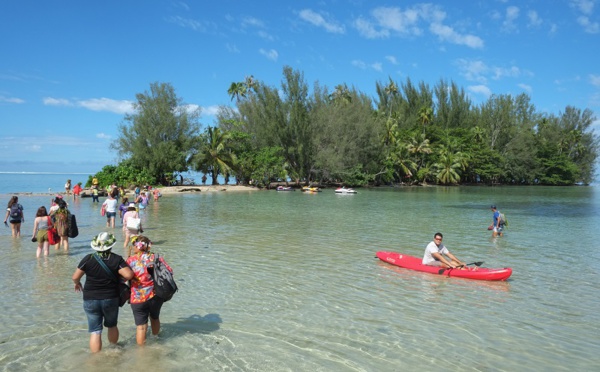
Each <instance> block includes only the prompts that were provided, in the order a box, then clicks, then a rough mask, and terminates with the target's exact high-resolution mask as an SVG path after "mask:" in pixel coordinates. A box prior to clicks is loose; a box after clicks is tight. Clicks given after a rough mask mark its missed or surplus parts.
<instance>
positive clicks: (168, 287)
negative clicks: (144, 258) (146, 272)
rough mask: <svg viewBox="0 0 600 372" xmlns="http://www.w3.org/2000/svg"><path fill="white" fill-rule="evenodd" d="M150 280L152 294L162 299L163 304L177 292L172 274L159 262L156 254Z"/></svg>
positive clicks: (158, 256)
mask: <svg viewBox="0 0 600 372" xmlns="http://www.w3.org/2000/svg"><path fill="white" fill-rule="evenodd" d="M152 279H153V280H154V294H155V295H156V296H158V297H160V298H162V299H163V301H164V302H167V301H169V300H170V299H171V298H172V297H173V295H174V294H175V292H177V290H178V289H177V284H175V279H174V278H173V273H171V272H170V271H169V269H167V267H166V266H165V264H163V263H162V261H160V255H159V254H158V253H156V254H155V257H154V269H153V270H152Z"/></svg>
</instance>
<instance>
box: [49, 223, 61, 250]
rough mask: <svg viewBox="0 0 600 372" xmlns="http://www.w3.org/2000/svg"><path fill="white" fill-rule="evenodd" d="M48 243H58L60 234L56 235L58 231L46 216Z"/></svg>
mask: <svg viewBox="0 0 600 372" xmlns="http://www.w3.org/2000/svg"><path fill="white" fill-rule="evenodd" d="M48 226H52V227H48V244H50V245H55V244H58V243H60V236H59V235H58V231H56V227H54V226H53V225H52V220H51V219H50V217H48Z"/></svg>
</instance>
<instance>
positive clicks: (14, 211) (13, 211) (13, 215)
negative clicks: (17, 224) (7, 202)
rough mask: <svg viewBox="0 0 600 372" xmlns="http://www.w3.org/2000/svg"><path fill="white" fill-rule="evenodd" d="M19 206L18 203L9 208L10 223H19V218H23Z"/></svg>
mask: <svg viewBox="0 0 600 372" xmlns="http://www.w3.org/2000/svg"><path fill="white" fill-rule="evenodd" d="M21 208H22V207H21V205H20V204H19V203H13V205H11V206H10V220H11V221H21V217H22V216H23V212H22V211H21Z"/></svg>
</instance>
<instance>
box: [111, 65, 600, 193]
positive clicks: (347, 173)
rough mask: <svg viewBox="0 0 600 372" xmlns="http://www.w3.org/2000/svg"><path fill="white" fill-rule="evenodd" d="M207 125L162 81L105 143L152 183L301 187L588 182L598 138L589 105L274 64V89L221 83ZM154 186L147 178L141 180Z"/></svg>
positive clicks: (139, 98) (247, 80)
mask: <svg viewBox="0 0 600 372" xmlns="http://www.w3.org/2000/svg"><path fill="white" fill-rule="evenodd" d="M228 93H229V95H230V96H231V99H232V101H235V107H229V106H221V107H220V108H219V111H218V113H217V116H216V123H215V126H207V127H206V128H205V129H204V130H203V131H201V125H200V122H199V117H200V109H190V107H188V106H186V105H184V104H183V103H182V100H181V99H180V98H179V97H177V95H176V94H175V90H174V88H173V87H172V86H171V85H170V84H168V83H158V82H157V83H153V84H151V85H150V90H149V91H146V92H144V93H140V94H137V95H136V103H135V109H136V110H135V112H134V113H133V114H128V115H126V116H125V118H124V120H123V122H122V123H121V124H120V125H119V131H120V135H119V138H118V139H117V141H115V142H114V143H113V144H112V148H113V149H114V150H115V151H117V153H118V154H119V156H120V158H121V159H123V162H122V163H121V164H119V166H117V167H116V168H119V167H121V166H126V167H128V169H129V168H131V169H134V170H135V169H137V170H140V172H141V171H142V170H143V172H145V173H144V174H145V175H146V176H149V177H150V178H153V180H154V181H155V182H156V183H160V182H162V183H164V182H165V181H167V179H166V178H168V177H169V176H170V175H172V174H173V173H174V172H186V171H189V170H193V171H198V172H202V173H205V174H210V175H211V176H212V179H213V183H217V177H218V176H219V175H221V176H224V177H225V178H226V179H228V178H229V177H235V178H236V180H237V181H238V182H241V183H250V182H252V183H253V184H255V185H259V186H260V185H268V184H269V183H270V182H272V181H275V180H279V181H283V182H286V181H288V180H289V181H291V182H294V183H298V184H301V183H302V184H307V183H336V184H344V185H348V186H361V185H367V184H374V185H380V184H391V183H403V184H424V183H434V184H441V185H456V184H474V183H482V184H519V185H534V184H539V185H574V184H584V185H587V184H589V183H590V182H592V180H593V177H594V171H595V169H594V166H595V164H596V160H597V158H598V150H599V146H600V144H599V139H598V136H597V135H596V134H595V133H594V131H593V129H592V128H591V125H592V123H593V122H594V120H595V119H596V118H595V117H594V115H593V113H592V111H591V110H589V109H584V110H581V109H578V108H575V107H572V106H567V107H566V108H565V110H564V112H561V113H559V114H558V115H555V114H548V113H542V112H538V111H537V110H536V109H535V106H534V105H533V104H532V103H531V99H530V97H529V96H528V95H527V94H525V93H522V94H519V95H517V96H512V95H493V96H491V97H489V98H488V99H487V100H486V101H485V102H483V103H481V104H477V105H476V104H473V102H472V101H471V100H470V99H469V97H468V95H467V94H466V93H465V91H464V89H462V88H460V87H459V86H457V85H456V84H455V83H454V82H448V81H446V80H440V81H439V82H438V83H437V84H436V85H435V86H433V87H430V86H429V85H428V84H425V83H423V82H420V83H419V84H416V85H415V84H414V83H413V82H412V81H411V80H410V78H407V79H405V80H404V81H403V82H396V81H394V80H392V79H391V78H389V80H388V81H387V82H376V93H377V97H374V98H372V97H369V96H368V95H367V94H365V93H363V92H361V91H359V90H357V89H356V88H354V87H348V86H347V85H346V84H340V85H337V86H335V87H334V89H333V90H330V89H329V88H328V87H326V86H321V85H320V84H319V83H318V82H315V83H314V84H313V86H312V89H309V86H308V84H307V82H306V81H305V79H304V76H303V74H302V72H300V71H297V70H294V69H292V68H291V67H288V66H286V67H284V68H283V78H282V81H281V85H280V86H279V87H275V86H269V85H267V84H265V83H264V82H261V81H258V80H255V79H254V77H252V76H248V77H246V78H245V79H244V80H243V81H240V82H233V83H232V84H231V86H230V87H229V89H228ZM150 183H152V182H150Z"/></svg>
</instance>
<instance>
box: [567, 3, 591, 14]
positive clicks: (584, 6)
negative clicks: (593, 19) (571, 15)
mask: <svg viewBox="0 0 600 372" xmlns="http://www.w3.org/2000/svg"><path fill="white" fill-rule="evenodd" d="M571 6H573V7H575V8H577V9H578V10H579V11H580V12H581V13H583V14H587V15H590V14H592V12H593V11H594V0H571Z"/></svg>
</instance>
